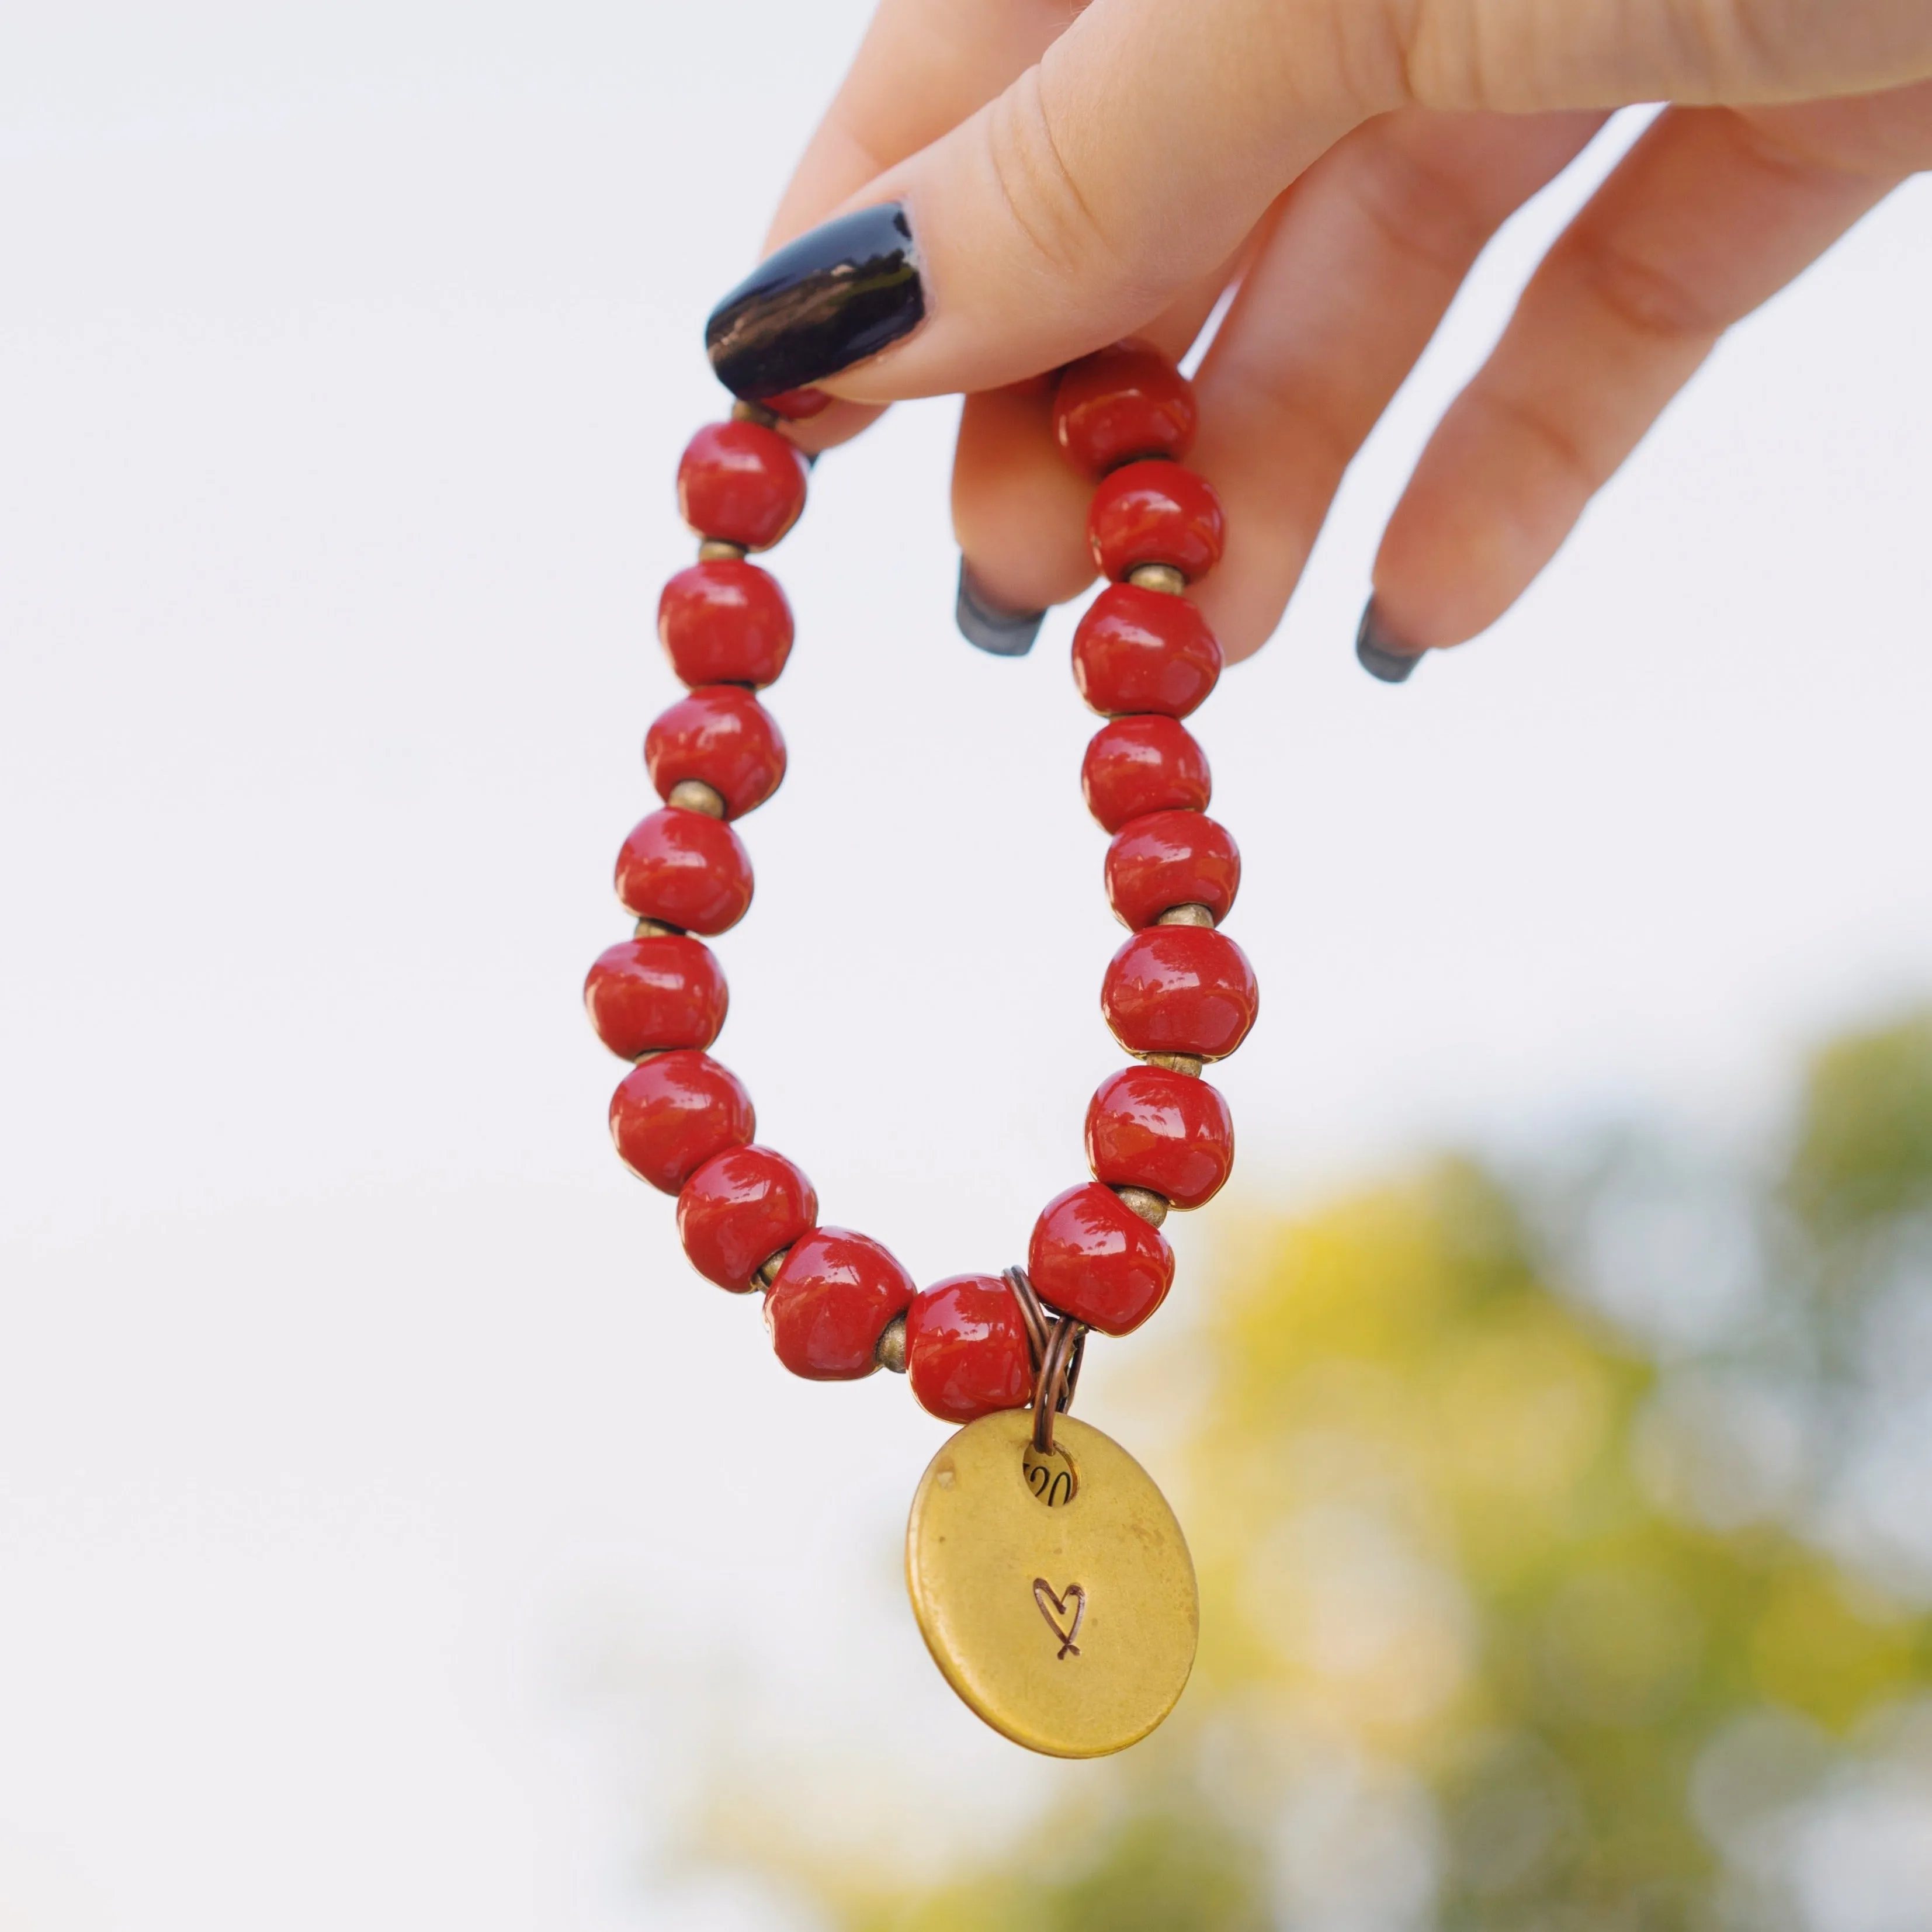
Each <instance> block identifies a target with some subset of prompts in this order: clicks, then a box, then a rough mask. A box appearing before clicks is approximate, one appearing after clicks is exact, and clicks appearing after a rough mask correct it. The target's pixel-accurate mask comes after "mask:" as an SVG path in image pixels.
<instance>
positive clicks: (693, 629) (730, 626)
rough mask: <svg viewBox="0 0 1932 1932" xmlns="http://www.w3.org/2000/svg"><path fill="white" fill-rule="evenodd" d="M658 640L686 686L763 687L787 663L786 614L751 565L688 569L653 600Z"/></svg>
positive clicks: (724, 562) (781, 598)
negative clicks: (741, 685) (656, 615)
mask: <svg viewBox="0 0 1932 1932" xmlns="http://www.w3.org/2000/svg"><path fill="white" fill-rule="evenodd" d="M791 640H792V622H791V606H790V604H787V602H786V601H785V594H784V592H783V591H782V590H781V589H779V588H778V579H777V578H776V577H774V576H772V574H771V573H770V571H766V570H760V568H758V566H757V565H756V564H755V563H745V562H742V560H739V559H733V558H728V557H719V558H716V559H711V560H709V561H706V562H700V563H694V564H693V565H691V567H690V568H688V570H680V571H679V572H678V573H677V574H676V576H675V577H673V578H672V579H671V580H670V582H669V583H667V584H666V585H665V586H664V594H663V595H661V597H659V598H658V641H659V642H660V643H661V644H662V645H663V646H664V655H666V656H667V657H668V658H670V667H671V669H672V670H674V671H676V673H677V674H678V676H679V677H680V678H682V679H683V680H684V682H685V683H686V684H751V685H766V684H770V683H772V682H775V679H777V677H778V673H780V672H781V670H784V667H785V659H786V658H788V657H789V656H790V655H791Z"/></svg>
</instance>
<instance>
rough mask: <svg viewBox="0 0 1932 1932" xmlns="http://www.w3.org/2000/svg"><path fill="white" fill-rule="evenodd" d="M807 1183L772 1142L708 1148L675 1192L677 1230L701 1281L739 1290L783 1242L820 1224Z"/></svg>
mask: <svg viewBox="0 0 1932 1932" xmlns="http://www.w3.org/2000/svg"><path fill="white" fill-rule="evenodd" d="M817 1222H818V1196H817V1194H815V1193H814V1192H813V1191H812V1186H811V1182H810V1181H808V1180H806V1179H805V1176H804V1175H803V1174H802V1173H801V1172H799V1169H797V1168H796V1167H794V1166H793V1165H792V1163H790V1161H788V1160H786V1159H785V1157H784V1155H783V1154H774V1153H773V1152H772V1150H771V1149H770V1148H761V1147H737V1148H730V1149H728V1150H727V1151H726V1152H724V1153H723V1154H714V1155H712V1157H711V1158H710V1160H707V1161H706V1163H704V1165H703V1166H702V1167H700V1169H698V1170H697V1172H696V1173H695V1174H694V1175H692V1176H691V1178H690V1179H689V1180H688V1181H686V1182H685V1184H684V1189H683V1191H682V1193H680V1194H679V1196H678V1197H677V1232H678V1238H679V1240H681V1241H682V1242H683V1243H684V1252H685V1253H686V1254H687V1255H688V1256H690V1258H691V1266H692V1267H693V1268H695V1269H697V1271H698V1273H699V1274H701V1275H702V1276H703V1277H704V1278H705V1280H706V1281H715V1283H717V1284H718V1286H719V1287H720V1288H728V1289H730V1290H731V1292H733V1294H734V1295H741V1294H742V1293H743V1292H744V1291H745V1289H748V1288H749V1287H750V1286H751V1277H753V1276H754V1275H755V1274H757V1271H759V1269H760V1268H763V1266H764V1265H765V1263H766V1262H768V1261H769V1260H770V1259H771V1258H772V1256H774V1255H775V1254H776V1253H778V1250H779V1249H781V1248H788V1247H790V1246H791V1244H792V1243H793V1242H794V1241H796V1240H797V1239H798V1238H799V1236H800V1235H805V1234H808V1233H810V1232H811V1229H813V1228H814V1227H815V1226H817Z"/></svg>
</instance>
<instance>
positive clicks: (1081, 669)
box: [1073, 583, 1221, 718]
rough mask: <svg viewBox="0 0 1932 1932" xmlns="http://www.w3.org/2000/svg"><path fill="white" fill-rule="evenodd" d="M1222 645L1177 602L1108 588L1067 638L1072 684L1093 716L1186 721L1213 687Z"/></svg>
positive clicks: (1183, 601) (1132, 588)
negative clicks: (1151, 714)
mask: <svg viewBox="0 0 1932 1932" xmlns="http://www.w3.org/2000/svg"><path fill="white" fill-rule="evenodd" d="M1220 675H1221V646H1220V640H1218V639H1217V637H1215V635H1214V632H1213V631H1211V630H1209V629H1208V622H1207V619H1205V618H1204V617H1203V616H1202V614H1201V613H1200V612H1199V610H1196V608H1195V607H1194V606H1193V604H1190V603H1189V602H1188V601H1187V598H1184V597H1172V596H1170V595H1168V593H1167V592H1166V591H1163V590H1142V589H1140V588H1139V586H1136V585H1135V584H1132V583H1110V584H1109V585H1108V586H1107V587H1106V589H1104V590H1103V591H1102V592H1101V593H1100V595H1099V596H1097V598H1094V601H1093V602H1092V603H1091V604H1089V605H1088V609H1087V614H1086V615H1085V616H1084V617H1082V619H1080V622H1079V627H1078V628H1076V630H1075V631H1074V633H1073V682H1075V683H1076V684H1077V685H1079V687H1080V695H1081V696H1082V697H1084V698H1085V699H1086V700H1087V702H1088V703H1089V704H1091V706H1093V707H1094V709H1095V710H1096V711H1100V712H1106V714H1107V715H1108V716H1109V717H1118V716H1121V715H1123V714H1124V713H1127V712H1138V711H1159V712H1165V713H1166V715H1167V716H1169V717H1170V718H1185V717H1186V716H1187V714H1188V713H1189V712H1190V711H1192V710H1193V709H1194V708H1195V706H1196V705H1198V704H1199V703H1200V702H1201V700H1202V699H1203V698H1204V697H1206V696H1207V695H1208V693H1209V692H1210V691H1212V690H1213V689H1214V685H1215V681H1216V679H1218V678H1219V677H1220Z"/></svg>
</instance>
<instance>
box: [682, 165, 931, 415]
mask: <svg viewBox="0 0 1932 1932" xmlns="http://www.w3.org/2000/svg"><path fill="white" fill-rule="evenodd" d="M924 320H926V290H925V287H924V286H923V285H922V283H921V282H920V281H919V265H918V263H917V261H916V259H915V257H914V255H913V241H912V224H911V223H910V222H908V221H907V219H906V212H905V210H904V208H902V207H901V205H899V203H898V202H895V201H887V202H880V204H879V205H877V207H875V208H858V209H856V210H854V211H853V213H851V214H841V215H840V216H839V217H838V218H837V219H836V220H832V221H827V222H823V223H820V226H817V227H816V228H814V229H811V231H810V232H809V233H807V234H804V235H801V236H799V238H798V239H797V240H796V242H787V243H786V244H785V245H784V247H783V248H781V249H780V250H779V251H778V253H777V254H775V255H773V256H771V257H768V258H767V259H766V260H764V261H763V262H761V263H759V265H758V266H757V268H755V269H753V270H752V271H751V273H750V274H749V275H747V276H746V277H745V279H744V280H743V281H742V282H740V283H739V284H738V286H737V287H736V288H735V289H733V290H732V291H731V293H730V294H729V295H728V296H726V297H725V298H724V300H723V301H722V302H720V303H719V304H718V306H717V307H716V308H715V309H713V310H712V311H711V319H710V320H709V321H708V322H707V323H706V324H705V325H704V347H705V351H706V353H707V354H708V355H709V356H710V358H711V367H712V369H713V371H715V373H716V374H717V377H718V380H719V381H720V382H721V383H723V384H724V386H725V387H726V388H727V389H729V390H730V392H732V394H733V395H737V396H745V397H759V396H772V395H782V394H783V393H784V392H786V391H787V390H793V389H805V388H808V386H810V385H811V384H812V383H816V382H818V381H820V380H822V379H823V377H827V376H835V375H836V374H838V371H840V370H841V369H849V368H850V367H851V366H852V365H853V363H855V362H863V361H864V360H865V358H866V357H867V356H876V355H877V353H879V351H880V350H882V349H885V348H889V347H890V346H891V345H892V344H893V343H895V342H896V341H898V340H899V338H901V336H904V335H910V334H911V332H913V330H914V329H916V328H917V327H918V326H919V324H920V323H922V322H923V321H924Z"/></svg>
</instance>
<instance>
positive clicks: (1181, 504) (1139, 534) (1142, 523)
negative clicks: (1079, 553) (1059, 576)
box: [1087, 463, 1227, 583]
mask: <svg viewBox="0 0 1932 1932" xmlns="http://www.w3.org/2000/svg"><path fill="white" fill-rule="evenodd" d="M1226 535H1227V518H1226V517H1225V516H1224V515H1223V513H1222V510H1221V499H1220V497H1219V496H1217V495H1216V494H1215V493H1214V485H1213V484H1211V483H1210V482H1209V481H1208V479H1207V478H1205V476H1197V475H1195V473H1194V472H1193V470H1191V469H1183V468H1182V467H1181V465H1180V464H1179V463H1129V464H1128V465H1127V467H1126V468H1125V469H1116V470H1115V472H1113V474H1112V475H1110V476H1109V477H1107V478H1106V479H1105V480H1104V481H1103V482H1102V484H1101V485H1100V488H1099V489H1097V490H1095V491H1094V501H1093V502H1092V504H1091V505H1090V506H1089V508H1088V511H1087V541H1088V545H1089V547H1091V549H1092V550H1093V553H1094V563H1095V564H1096V565H1097V566H1098V567H1099V569H1100V574H1102V575H1103V577H1112V578H1114V579H1115V580H1117V581H1118V580H1119V579H1120V578H1121V577H1125V576H1126V575H1127V573H1128V572H1129V571H1133V570H1136V569H1138V568H1139V567H1140V565H1142V564H1144V563H1169V564H1172V565H1173V566H1174V567H1175V569H1177V570H1178V571H1180V572H1181V575H1182V576H1184V577H1186V578H1187V580H1188V581H1189V582H1190V583H1192V582H1193V580H1195V579H1196V577H1205V576H1206V575H1207V574H1208V571H1211V570H1212V569H1213V568H1214V566H1215V565H1217V563H1219V562H1220V560H1221V546H1222V544H1223V542H1224V541H1225V540H1226Z"/></svg>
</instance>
